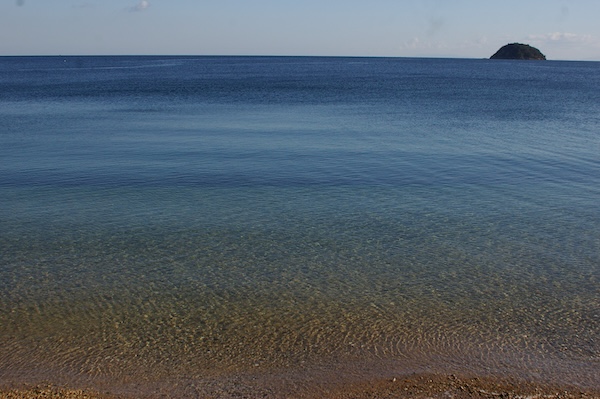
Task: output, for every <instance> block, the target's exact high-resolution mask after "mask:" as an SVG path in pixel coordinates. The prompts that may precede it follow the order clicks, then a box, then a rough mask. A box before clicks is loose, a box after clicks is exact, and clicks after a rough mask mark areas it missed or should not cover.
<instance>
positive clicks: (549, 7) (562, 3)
mask: <svg viewBox="0 0 600 399" xmlns="http://www.w3.org/2000/svg"><path fill="white" fill-rule="evenodd" d="M599 17H600V1H599V0H520V1H516V0H502V1H500V0H494V1H491V0H0V55H121V54H125V55H154V54H156V55H317V56H318V55H323V56H389V57H452V58H455V57H456V58H488V57H490V56H491V55H492V54H493V53H495V52H496V50H498V49H499V48H500V47H501V46H503V45H505V44H507V43H514V42H518V43H526V44H530V45H532V46H535V47H537V48H538V49H539V50H540V51H542V53H544V54H545V55H546V57H547V58H548V59H553V60H594V61H600V23H599V22H598V21H599Z"/></svg>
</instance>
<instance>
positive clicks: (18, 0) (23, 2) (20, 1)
mask: <svg viewBox="0 0 600 399" xmlns="http://www.w3.org/2000/svg"><path fill="white" fill-rule="evenodd" d="M17 5H18V6H19V7H21V6H23V5H25V0H17Z"/></svg>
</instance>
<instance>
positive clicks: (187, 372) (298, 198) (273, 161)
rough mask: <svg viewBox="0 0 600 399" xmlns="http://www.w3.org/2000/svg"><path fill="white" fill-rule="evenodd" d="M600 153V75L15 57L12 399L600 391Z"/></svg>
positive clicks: (266, 60)
mask: <svg viewBox="0 0 600 399" xmlns="http://www.w3.org/2000/svg"><path fill="white" fill-rule="evenodd" d="M599 134H600V64H599V63H596V62H555V61H548V62H514V61H489V60H459V59H409V58H405V59H402V58H398V59H394V58H318V57H315V58H313V57H297V58H296V57H281V58H278V57H29V58H28V57H2V58H0V160H1V161H0V201H1V206H0V249H1V250H0V383H9V382H14V381H18V382H37V381H42V380H51V381H61V382H64V383H70V384H89V383H92V382H93V383H95V384H106V385H107V386H110V387H111V389H121V392H154V393H157V392H162V393H163V394H171V393H173V394H174V393H175V392H179V393H182V394H183V395H187V396H186V397H192V396H193V395H192V394H198V393H204V394H208V395H210V394H211V392H212V394H215V392H220V395H226V394H229V395H235V393H236V392H237V393H238V394H239V392H241V391H240V390H242V391H243V389H248V390H251V391H252V392H263V393H265V394H268V393H271V394H274V395H277V394H278V393H282V392H285V393H286V394H294V393H298V392H301V391H302V390H303V389H304V390H309V389H310V387H311V386H316V385H318V384H321V385H322V384H323V383H325V382H331V381H336V380H340V381H341V380H343V379H344V378H352V379H358V378H367V377H388V376H391V375H397V374H402V373H413V372H423V371H427V372H441V373H455V372H462V373H471V374H473V375H488V376H499V377H520V378H526V379H530V380H539V381H545V382H562V383H571V384H579V385H581V386H588V387H596V388H597V387H600V156H599V154H600V135H599ZM261 389H262V391H261ZM223 397H224V396H223Z"/></svg>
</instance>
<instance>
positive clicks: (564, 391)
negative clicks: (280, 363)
mask: <svg viewBox="0 0 600 399" xmlns="http://www.w3.org/2000/svg"><path fill="white" fill-rule="evenodd" d="M0 397H1V398H5V399H34V398H36V399H37V398H40V399H41V398H44V399H153V398H188V397H194V398H248V399H252V398H282V397H285V398H305V399H317V398H324V399H325V398H327V399H350V398H353V399H378V398H423V399H425V398H457V399H461V398H522V399H536V398H540V399H541V398H556V399H559V398H560V399H563V398H564V399H567V398H568V399H571V398H573V399H575V398H600V390H590V389H581V388H578V387H576V386H569V385H565V386H558V385H542V384H537V383H532V382H520V381H516V380H496V379H490V378H478V377H461V376H456V375H453V374H451V375H435V374H418V375H411V376H406V377H398V378H392V379H381V380H371V381H361V382H357V383H354V384H344V385H340V386H337V387H329V388H328V389H327V390H323V389H319V390H318V391H317V392H312V391H311V390H310V389H309V390H306V391H304V390H303V391H299V392H295V393H289V392H287V393H283V392H276V391H269V390H268V389H267V390H261V391H259V392H251V391H250V390H248V389H245V388H244V387H238V389H236V390H234V391H215V392H195V393H194V394H190V393H189V392H188V393H187V394H169V393H165V392H161V393H154V394H140V395H133V396H132V395H122V394H115V393H113V392H110V391H104V392H100V391H97V390H94V389H85V388H77V389H71V388H69V387H64V386H57V385H53V384H50V383H44V384H39V385H35V386H28V385H20V386H18V385H12V386H6V385H4V386H3V387H2V388H0Z"/></svg>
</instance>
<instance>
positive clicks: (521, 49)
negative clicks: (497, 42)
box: [490, 43, 546, 60]
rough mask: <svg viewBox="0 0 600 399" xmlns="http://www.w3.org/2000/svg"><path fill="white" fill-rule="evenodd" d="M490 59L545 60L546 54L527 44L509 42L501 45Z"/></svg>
mask: <svg viewBox="0 0 600 399" xmlns="http://www.w3.org/2000/svg"><path fill="white" fill-rule="evenodd" d="M490 59H491V60H545V59H546V56H545V55H544V54H542V52H541V51H540V50H538V49H536V48H535V47H531V46H530V45H529V44H521V43H511V44H507V45H506V46H502V47H501V48H500V50H498V51H496V54H494V55H492V56H491V57H490Z"/></svg>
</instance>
